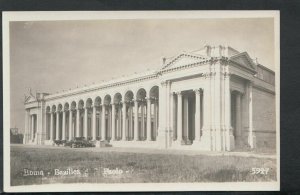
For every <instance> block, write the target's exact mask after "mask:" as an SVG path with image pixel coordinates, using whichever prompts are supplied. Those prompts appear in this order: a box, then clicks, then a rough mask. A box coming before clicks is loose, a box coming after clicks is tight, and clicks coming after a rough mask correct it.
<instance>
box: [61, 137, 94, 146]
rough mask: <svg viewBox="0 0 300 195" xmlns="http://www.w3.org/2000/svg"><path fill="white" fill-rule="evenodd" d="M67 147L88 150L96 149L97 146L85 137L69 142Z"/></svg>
mask: <svg viewBox="0 0 300 195" xmlns="http://www.w3.org/2000/svg"><path fill="white" fill-rule="evenodd" d="M65 146H68V147H71V148H87V147H95V144H94V142H93V141H91V140H86V139H85V138H84V137H76V138H75V139H73V140H71V141H67V142H66V144H65Z"/></svg>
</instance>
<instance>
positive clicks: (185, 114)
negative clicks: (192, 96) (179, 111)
mask: <svg viewBox="0 0 300 195" xmlns="http://www.w3.org/2000/svg"><path fill="white" fill-rule="evenodd" d="M183 109H184V110H183V118H184V120H183V126H184V131H185V134H186V141H187V142H189V99H188V97H187V96H184V97H183Z"/></svg>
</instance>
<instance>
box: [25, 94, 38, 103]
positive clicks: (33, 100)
mask: <svg viewBox="0 0 300 195" xmlns="http://www.w3.org/2000/svg"><path fill="white" fill-rule="evenodd" d="M36 100H37V99H36V98H35V97H34V96H33V95H29V96H26V97H25V103H30V102H35V101H36Z"/></svg>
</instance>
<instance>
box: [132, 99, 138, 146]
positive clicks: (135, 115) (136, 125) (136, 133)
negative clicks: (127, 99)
mask: <svg viewBox="0 0 300 195" xmlns="http://www.w3.org/2000/svg"><path fill="white" fill-rule="evenodd" d="M138 111H139V102H138V101H137V100H135V102H134V135H133V136H134V140H136V141H138V140H139V136H138V126H139V125H138V124H139V121H138Z"/></svg>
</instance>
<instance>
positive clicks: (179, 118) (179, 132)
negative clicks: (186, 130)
mask: <svg viewBox="0 0 300 195" xmlns="http://www.w3.org/2000/svg"><path fill="white" fill-rule="evenodd" d="M177 102H178V106H177V142H179V143H181V141H182V94H181V92H177Z"/></svg>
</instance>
